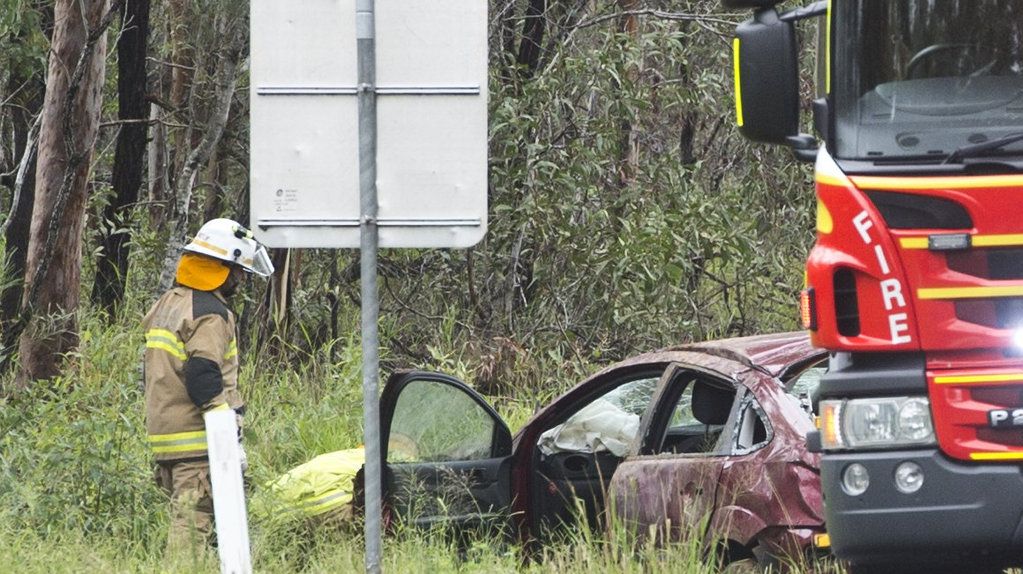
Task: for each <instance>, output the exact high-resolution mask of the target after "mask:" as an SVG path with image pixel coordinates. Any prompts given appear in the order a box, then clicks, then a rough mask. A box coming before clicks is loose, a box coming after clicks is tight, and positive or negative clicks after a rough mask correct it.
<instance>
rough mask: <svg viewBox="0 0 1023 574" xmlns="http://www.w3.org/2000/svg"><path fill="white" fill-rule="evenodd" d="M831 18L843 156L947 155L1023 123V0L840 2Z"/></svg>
mask: <svg viewBox="0 0 1023 574" xmlns="http://www.w3.org/2000/svg"><path fill="white" fill-rule="evenodd" d="M832 17H833V19H834V20H833V27H834V38H833V40H834V42H833V46H834V61H833V70H834V75H833V82H832V84H833V93H832V96H833V97H834V99H833V101H834V105H835V112H836V115H835V142H834V145H835V148H836V149H835V150H833V152H834V153H835V155H836V156H837V157H839V158H845V159H861V160H885V159H910V158H913V159H921V158H938V159H942V158H947V157H948V156H949V155H950V154H952V152H954V151H955V150H956V149H958V148H962V147H964V146H969V145H973V144H979V143H983V142H988V141H993V140H996V139H999V138H1003V137H1005V136H1008V135H1011V134H1014V133H1019V132H1020V131H1021V130H1023V0H900V1H898V2H894V1H893V2H881V1H878V0H835V2H834V5H833V16H832ZM985 153H986V154H987V155H1009V156H1014V157H1015V158H1017V159H1019V158H1020V156H1023V141H1017V142H1013V143H1010V144H1008V145H1004V146H1001V147H996V148H993V149H991V150H988V151H986V152H985Z"/></svg>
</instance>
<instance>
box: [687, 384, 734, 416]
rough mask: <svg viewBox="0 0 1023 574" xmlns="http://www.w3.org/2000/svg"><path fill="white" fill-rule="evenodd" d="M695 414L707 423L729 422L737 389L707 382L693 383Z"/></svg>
mask: <svg viewBox="0 0 1023 574" xmlns="http://www.w3.org/2000/svg"><path fill="white" fill-rule="evenodd" d="M693 384H694V385H696V386H695V387H693V416H694V417H696V420H698V421H700V422H701V423H703V424H705V425H723V424H725V423H726V422H728V413H729V412H731V410H732V402H733V401H734V399H735V391H732V390H728V389H722V388H720V387H715V386H713V385H708V384H707V383H702V382H700V381H696V382H694V383H693Z"/></svg>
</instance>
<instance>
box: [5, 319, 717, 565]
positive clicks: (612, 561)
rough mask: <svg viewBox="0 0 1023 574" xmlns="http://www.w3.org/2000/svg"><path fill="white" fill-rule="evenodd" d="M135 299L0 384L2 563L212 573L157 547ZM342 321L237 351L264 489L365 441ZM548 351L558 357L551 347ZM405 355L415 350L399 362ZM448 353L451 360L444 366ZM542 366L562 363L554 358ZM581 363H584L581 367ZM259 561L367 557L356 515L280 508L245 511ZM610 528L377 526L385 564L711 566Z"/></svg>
mask: <svg viewBox="0 0 1023 574" xmlns="http://www.w3.org/2000/svg"><path fill="white" fill-rule="evenodd" d="M141 313H142V305H141V304H140V303H137V302H130V304H129V307H128V309H127V311H125V312H124V313H123V318H121V319H119V320H118V321H117V322H116V324H114V325H112V326H108V325H106V324H105V323H104V322H103V321H101V320H100V317H97V316H94V315H91V314H89V312H86V313H85V314H84V315H83V317H82V344H81V347H80V350H79V351H78V352H77V353H75V354H74V355H73V356H70V357H68V359H67V360H68V363H67V368H66V369H65V372H66V375H65V376H64V378H61V379H58V380H55V381H53V382H52V383H50V384H47V385H38V386H36V387H35V388H33V389H30V390H29V391H28V392H26V393H24V394H21V395H19V396H17V397H16V398H14V399H0V430H2V435H0V570H3V571H9V566H11V565H16V567H14V568H13V569H14V570H15V571H17V572H26V573H30V574H31V573H37V572H38V573H44V572H45V573H51V572H58V573H59V572H153V571H164V572H216V571H217V569H218V562H217V560H216V557H215V556H214V555H212V554H208V555H200V556H194V557H183V558H178V559H176V560H175V561H172V562H169V563H168V562H165V561H164V559H163V557H162V550H163V545H164V537H165V535H166V530H167V509H168V503H167V499H166V497H165V495H164V494H163V493H162V492H161V491H160V490H159V489H158V488H157V487H156V486H155V483H154V481H153V464H152V462H151V459H150V455H149V452H148V449H147V447H146V445H145V430H144V421H143V393H142V390H141V385H140V370H139V366H138V365H139V359H140V356H141V350H142V349H141V344H142V338H141V335H140V331H139V328H138V326H137V324H138V321H139V319H140V317H141ZM346 321H347V324H348V327H349V328H348V330H347V332H348V333H350V335H348V336H346V337H345V338H343V339H342V340H340V341H334V342H332V343H331V344H332V345H334V347H335V348H334V350H333V351H334V356H335V357H337V359H336V360H335V361H334V362H329V361H325V360H323V357H325V356H329V355H330V353H326V352H321V353H317V356H316V357H314V358H310V360H307V361H299V362H297V363H284V362H281V361H280V360H279V359H277V358H275V357H273V356H265V355H261V354H259V353H258V352H257V351H256V350H254V349H252V346H251V345H250V346H247V348H248V351H247V353H246V356H245V357H243V364H244V365H246V366H245V367H244V369H243V371H242V374H241V384H242V390H243V393H244V395H245V396H246V398H247V401H248V404H249V410H248V413H247V416H246V426H245V443H244V444H245V447H246V449H247V451H248V453H249V460H250V473H251V478H252V481H251V482H252V483H253V484H254V492H253V493H252V496H251V498H250V501H251V503H252V505H253V506H257V505H259V504H260V500H261V497H263V496H264V494H265V492H264V491H263V490H262V489H260V488H259V485H261V484H266V483H267V482H269V481H270V480H272V479H274V478H276V477H278V476H279V475H280V474H282V473H283V472H285V471H286V470H287V469H289V468H291V467H293V466H295V465H297V464H299V463H302V462H305V461H306V460H308V459H310V458H312V457H313V456H315V455H317V454H321V453H324V452H329V451H334V450H340V449H346V448H351V447H354V446H357V445H358V444H360V443H361V441H362V409H361V405H362V390H361V375H360V369H361V354H360V345H359V339H358V336H357V329H356V328H355V325H357V317H355V316H352V317H348V318H346ZM449 346H450V348H436V349H435V350H434V351H433V355H434V360H435V361H436V363H437V364H436V365H432V364H431V365H415V366H418V367H422V368H428V367H435V368H439V369H440V370H455V371H460V372H457V373H456V374H459V375H461V376H463V377H466V378H469V377H471V375H472V372H473V370H474V368H475V364H474V361H478V360H479V358H478V357H473V356H472V353H471V352H469V351H467V348H468V347H466V346H463V345H459V344H458V343H457V340H456V339H451V341H450V345H449ZM552 363H553V361H552ZM410 366H411V365H410ZM452 367H454V369H452ZM532 368H535V369H537V371H540V370H543V369H544V368H547V369H549V371H548V372H551V373H557V372H565V368H564V363H562V362H558V363H557V364H546V365H544V364H537V365H533V366H532ZM576 368H577V369H580V368H581V367H576ZM574 377H575V373H572V374H571V375H567V374H566V376H565V380H564V381H561V382H560V384H555V385H549V388H548V389H547V390H546V391H545V393H546V395H547V396H543V397H540V396H536V395H534V396H525V397H523V396H516V395H515V394H514V393H511V392H510V393H509V394H508V396H504V397H499V398H498V399H497V400H496V401H495V402H496V403H497V406H498V408H499V410H500V411H501V412H502V415H503V416H505V417H506V419H509V420H511V421H513V425H512V426H513V430H514V428H515V427H517V426H519V425H521V424H522V422H524V421H525V420H526V419H527V418H528V417H529V416H530V414H531V413H532V411H533V407H534V405H536V404H538V403H540V402H541V401H545V400H547V399H548V398H549V395H553V394H555V393H557V392H560V391H561V390H564V388H566V387H567V386H569V385H570V384H571V383H572V382H574V380H573V379H574ZM250 514H251V515H252V517H253V518H252V523H251V525H250V531H251V534H252V546H253V560H254V565H255V569H256V571H258V572H353V571H359V570H361V569H362V568H363V565H362V560H363V547H362V541H361V533H360V532H359V529H358V528H354V529H350V530H346V531H338V530H328V529H323V528H315V527H312V526H310V525H309V524H306V523H304V522H296V521H293V520H290V519H288V518H286V517H282V516H274V515H273V513H271V515H270V516H267V515H266V514H257V513H255V512H253V513H250ZM622 528H623V527H622V526H621V525H617V526H616V525H614V524H612V526H611V529H610V530H611V532H610V533H607V532H594V531H591V530H589V529H588V528H583V527H579V528H576V529H573V530H571V531H569V532H568V533H566V534H565V535H564V536H562V537H560V538H558V540H557V541H556V542H553V543H551V544H550V545H547V546H546V547H544V548H542V549H540V550H539V552H538V553H534V554H532V558H531V559H530V560H525V559H524V558H523V557H524V556H525V554H524V553H523V552H522V551H521V549H520V548H518V547H516V546H514V545H511V544H509V543H508V542H506V541H503V540H499V539H495V538H479V539H476V540H474V541H472V542H471V543H470V544H468V545H465V544H458V545H456V544H455V543H454V542H452V541H451V540H450V539H449V538H447V537H445V536H443V535H440V534H438V533H428V532H427V533H424V532H420V531H416V530H411V529H401V528H399V529H398V531H397V532H396V533H393V534H392V535H390V536H388V538H387V539H386V540H385V552H384V556H383V566H384V569H385V570H386V571H390V572H563V573H573V572H587V573H590V572H673V573H678V572H681V573H694V574H697V573H704V572H708V573H709V572H714V571H716V567H715V565H714V564H713V563H712V562H711V561H710V559H708V558H706V557H705V556H704V555H703V553H702V551H701V550H700V547H699V545H694V544H693V543H691V542H689V543H678V544H669V545H666V546H653V545H645V546H639V547H636V546H635V545H632V544H628V543H624V542H622V541H623V540H624V538H623V537H624V536H625V535H624V534H623V530H622Z"/></svg>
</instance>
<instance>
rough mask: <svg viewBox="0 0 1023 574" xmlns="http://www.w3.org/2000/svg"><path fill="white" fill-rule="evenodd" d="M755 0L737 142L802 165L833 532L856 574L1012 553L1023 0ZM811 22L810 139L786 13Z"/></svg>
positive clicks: (1018, 474)
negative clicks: (792, 4) (805, 2)
mask: <svg viewBox="0 0 1023 574" xmlns="http://www.w3.org/2000/svg"><path fill="white" fill-rule="evenodd" d="M723 3H724V4H725V6H726V7H728V8H733V9H735V8H750V9H753V11H754V12H753V13H754V15H753V18H752V19H751V20H749V21H747V22H745V23H743V24H741V25H740V26H739V27H738V28H737V29H736V35H735V39H734V41H733V51H734V73H735V92H736V113H737V122H738V125H739V128H740V131H741V132H742V133H743V134H744V135H745V136H746V137H748V138H749V139H751V140H754V141H759V142H765V143H772V144H779V145H785V146H788V147H790V148H791V149H792V150H793V152H794V153H795V155H796V157H797V158H800V159H803V160H807V161H814V162H815V166H816V167H815V176H816V177H815V178H816V191H817V241H816V243H815V244H814V246H813V249H812V251H811V252H810V255H809V259H808V261H807V265H806V289H805V290H804V291H803V293H802V297H801V305H800V307H801V315H802V321H803V323H804V326H805V327H806V328H807V329H809V330H810V332H811V335H812V340H813V342H814V344H815V345H817V346H819V347H823V348H826V349H828V350H830V351H831V352H832V355H831V357H832V358H831V361H830V365H829V372H828V373H827V375H826V376H825V377H824V378H823V380H822V382H821V385H820V391H819V402H818V403H817V408H818V411H817V412H818V414H819V423H820V424H819V429H820V430H819V432H817V433H813V434H811V436H810V437H809V439H808V440H809V443H810V445H811V448H814V449H815V450H817V451H818V452H821V453H822V455H821V480H822V484H823V490H824V495H825V509H826V510H825V514H826V521H827V527H828V532H829V535H830V542H831V547H832V550H833V552H834V553H835V555H836V556H837V557H838V558H840V559H842V560H844V561H846V563H847V564H849V567H850V569H851V570H852V571H855V572H887V571H893V572H907V571H915V570H921V571H925V572H937V571H942V572H944V571H953V572H982V571H988V570H990V571H1000V570H1001V568H1002V567H1003V566H1006V565H1018V564H1020V563H1021V562H1023V0H830V1H827V2H816V3H814V4H811V5H809V6H805V7H802V8H797V9H794V10H789V11H786V12H780V11H779V10H778V9H776V7H775V6H776V4H778V0H723ZM808 19H816V20H817V24H818V25H817V66H816V68H817V70H816V75H817V92H818V93H817V99H816V100H814V101H813V105H812V111H813V123H814V127H815V130H816V132H817V137H814V136H810V135H806V134H802V133H800V130H799V126H800V104H799V102H800V94H799V81H798V77H799V62H800V60H801V57H802V56H801V54H800V51H799V50H798V46H797V44H798V42H797V38H800V37H803V38H808V39H812V37H813V30H812V29H804V28H803V27H801V28H800V29H799V30H797V29H796V26H795V23H796V22H797V21H799V20H808Z"/></svg>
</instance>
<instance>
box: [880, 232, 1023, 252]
mask: <svg viewBox="0 0 1023 574" xmlns="http://www.w3.org/2000/svg"><path fill="white" fill-rule="evenodd" d="M899 245H901V246H902V248H903V249H928V248H929V247H930V244H929V243H928V242H927V237H926V236H924V237H900V238H899ZM970 245H972V246H973V247H1017V246H1020V245H1023V234H1020V233H1006V234H1002V235H971V236H970Z"/></svg>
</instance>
